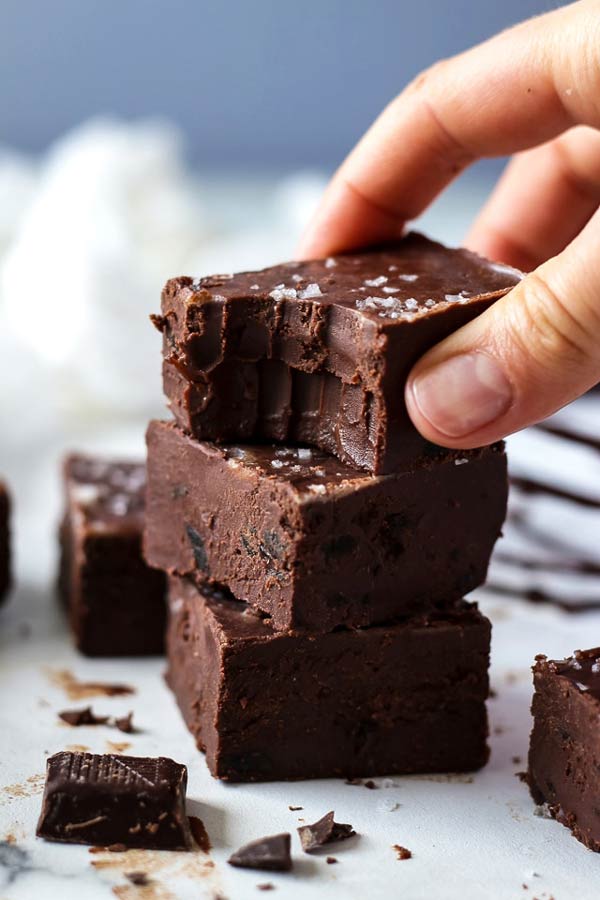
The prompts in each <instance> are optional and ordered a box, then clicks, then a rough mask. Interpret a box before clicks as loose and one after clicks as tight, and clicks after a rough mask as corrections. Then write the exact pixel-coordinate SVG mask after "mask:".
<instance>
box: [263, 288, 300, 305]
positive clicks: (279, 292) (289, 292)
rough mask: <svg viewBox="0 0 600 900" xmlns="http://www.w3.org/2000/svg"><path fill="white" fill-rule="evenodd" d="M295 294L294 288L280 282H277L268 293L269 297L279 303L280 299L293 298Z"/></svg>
mask: <svg viewBox="0 0 600 900" xmlns="http://www.w3.org/2000/svg"><path fill="white" fill-rule="evenodd" d="M296 296H297V292H296V288H286V287H284V285H282V284H278V285H277V287H275V288H273V290H272V291H271V293H270V294H269V297H272V298H273V300H275V302H276V303H279V302H280V301H281V300H295V299H296Z"/></svg>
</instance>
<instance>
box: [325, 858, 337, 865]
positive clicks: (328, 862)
mask: <svg viewBox="0 0 600 900" xmlns="http://www.w3.org/2000/svg"><path fill="white" fill-rule="evenodd" d="M325 862H326V863H327V865H328V866H332V865H333V864H334V863H336V862H337V859H336V858H335V856H328V857H327V859H326V860H325Z"/></svg>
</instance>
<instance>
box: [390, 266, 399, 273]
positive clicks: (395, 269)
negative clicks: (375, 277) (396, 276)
mask: <svg viewBox="0 0 600 900" xmlns="http://www.w3.org/2000/svg"><path fill="white" fill-rule="evenodd" d="M397 271H398V266H394V265H391V266H388V272H397Z"/></svg>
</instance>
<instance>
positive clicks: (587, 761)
mask: <svg viewBox="0 0 600 900" xmlns="http://www.w3.org/2000/svg"><path fill="white" fill-rule="evenodd" d="M533 682H534V687H535V693H534V696H533V703H532V707H531V711H532V714H533V730H532V732H531V739H530V744H529V768H528V773H527V781H528V783H529V788H530V791H531V796H532V797H533V799H534V801H535V802H536V803H537V804H540V805H541V804H546V805H547V809H548V811H549V814H550V815H551V816H552V817H553V818H555V819H557V820H558V821H559V822H560V823H561V824H562V825H566V826H567V828H570V829H571V831H572V832H573V835H574V836H575V837H576V838H577V840H579V841H581V842H582V843H583V844H585V845H586V847H589V848H590V849H591V850H595V851H596V852H598V851H600V814H599V799H598V798H599V797H600V770H599V767H598V762H599V759H598V746H599V744H600V647H596V648H595V649H593V650H577V651H576V652H575V653H574V654H573V656H571V657H569V658H568V659H563V660H551V659H547V658H546V657H545V656H538V657H536V663H535V666H534V667H533Z"/></svg>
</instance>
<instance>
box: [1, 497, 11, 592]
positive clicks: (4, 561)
mask: <svg viewBox="0 0 600 900" xmlns="http://www.w3.org/2000/svg"><path fill="white" fill-rule="evenodd" d="M9 520H10V497H9V494H8V489H7V487H6V485H5V484H4V483H3V482H1V481H0V603H1V602H2V601H3V600H4V598H5V596H6V594H7V593H8V590H9V588H10V584H11V564H10V563H11V560H10V522H9Z"/></svg>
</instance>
